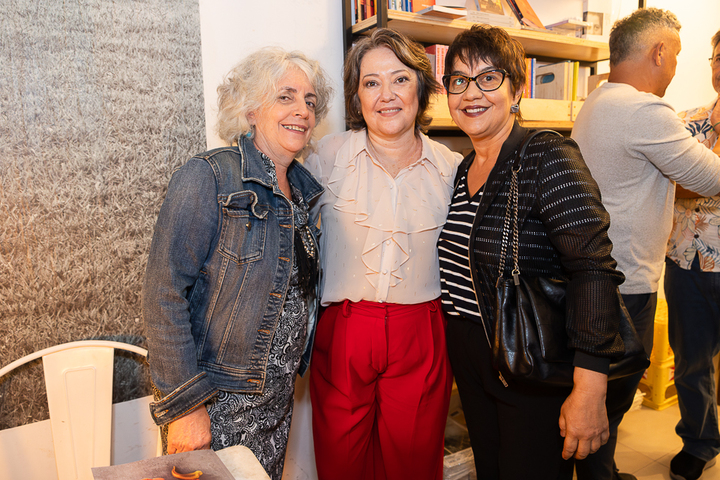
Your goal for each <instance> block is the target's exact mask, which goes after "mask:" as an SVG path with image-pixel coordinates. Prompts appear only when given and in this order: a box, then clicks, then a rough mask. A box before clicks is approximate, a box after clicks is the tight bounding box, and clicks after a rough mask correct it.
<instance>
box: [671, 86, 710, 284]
mask: <svg viewBox="0 0 720 480" xmlns="http://www.w3.org/2000/svg"><path fill="white" fill-rule="evenodd" d="M716 101H717V100H714V101H713V102H712V103H711V104H709V105H706V106H704V107H700V108H695V109H692V110H686V111H684V112H680V113H679V114H678V115H679V116H680V118H681V119H682V120H683V121H684V122H685V127H686V128H687V129H688V130H689V131H690V133H691V134H692V135H693V137H695V138H697V140H698V142H700V143H702V144H703V145H705V146H706V147H708V148H710V149H712V148H714V146H715V142H717V140H718V135H717V133H715V131H714V130H713V128H712V125H711V124H710V115H711V114H712V111H713V109H714V108H716ZM717 108H720V106H719V107H717ZM696 253H697V254H698V259H699V261H700V268H701V269H702V270H703V271H704V272H720V196H714V197H699V198H678V199H676V200H675V210H674V212H673V229H672V233H671V234H670V239H669V240H668V247H667V256H668V258H670V259H671V260H673V261H674V262H675V263H677V264H678V265H679V266H680V267H681V268H684V269H686V270H688V269H690V265H691V264H692V262H693V259H694V258H695V254H696Z"/></svg>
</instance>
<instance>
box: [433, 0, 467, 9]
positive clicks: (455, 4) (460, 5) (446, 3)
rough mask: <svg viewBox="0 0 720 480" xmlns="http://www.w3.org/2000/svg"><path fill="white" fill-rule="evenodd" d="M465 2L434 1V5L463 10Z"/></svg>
mask: <svg viewBox="0 0 720 480" xmlns="http://www.w3.org/2000/svg"><path fill="white" fill-rule="evenodd" d="M465 1H466V0H435V5H438V6H440V7H456V8H465Z"/></svg>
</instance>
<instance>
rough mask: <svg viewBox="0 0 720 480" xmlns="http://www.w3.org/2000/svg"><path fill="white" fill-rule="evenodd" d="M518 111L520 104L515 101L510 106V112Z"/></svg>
mask: <svg viewBox="0 0 720 480" xmlns="http://www.w3.org/2000/svg"><path fill="white" fill-rule="evenodd" d="M519 111H520V105H518V104H517V103H513V104H512V105H511V106H510V113H518V112H519Z"/></svg>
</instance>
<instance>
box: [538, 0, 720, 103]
mask: <svg viewBox="0 0 720 480" xmlns="http://www.w3.org/2000/svg"><path fill="white" fill-rule="evenodd" d="M531 3H532V6H533V9H534V10H535V12H536V13H537V14H538V17H539V18H540V20H542V21H543V23H544V24H546V25H548V24H551V23H555V22H559V21H561V20H565V19H567V18H582V4H583V0H532V2H531ZM637 6H638V1H637V0H612V13H611V19H612V22H615V21H616V20H618V19H620V18H622V17H624V16H626V15H628V14H630V13H632V12H633V11H634V10H635V9H637ZM647 6H648V7H657V8H663V9H666V10H670V11H671V12H673V13H674V14H675V15H677V17H678V20H680V23H681V24H682V29H681V30H680V39H681V40H682V52H681V53H680V56H679V57H678V66H677V73H676V75H675V78H674V80H673V82H672V83H671V84H670V87H669V88H668V90H667V92H666V93H665V100H667V101H668V102H669V103H670V104H671V105H672V106H673V107H675V109H676V110H678V111H680V110H687V109H689V108H694V107H699V106H700V105H705V104H707V103H710V101H711V100H712V99H713V98H714V97H715V96H716V93H715V91H714V90H713V88H712V85H711V83H710V64H709V63H708V61H707V59H708V58H709V57H710V55H711V54H712V49H711V48H710V38H711V37H712V36H713V35H714V34H715V32H717V31H718V29H720V22H718V19H720V2H718V1H717V0H694V1H691V2H681V1H678V0H647ZM602 71H607V70H602V67H601V72H602Z"/></svg>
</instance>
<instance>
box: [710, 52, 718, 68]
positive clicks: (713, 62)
mask: <svg viewBox="0 0 720 480" xmlns="http://www.w3.org/2000/svg"><path fill="white" fill-rule="evenodd" d="M708 60H710V66H711V67H712V68H716V67H720V55H718V56H716V57H714V58H708Z"/></svg>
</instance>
